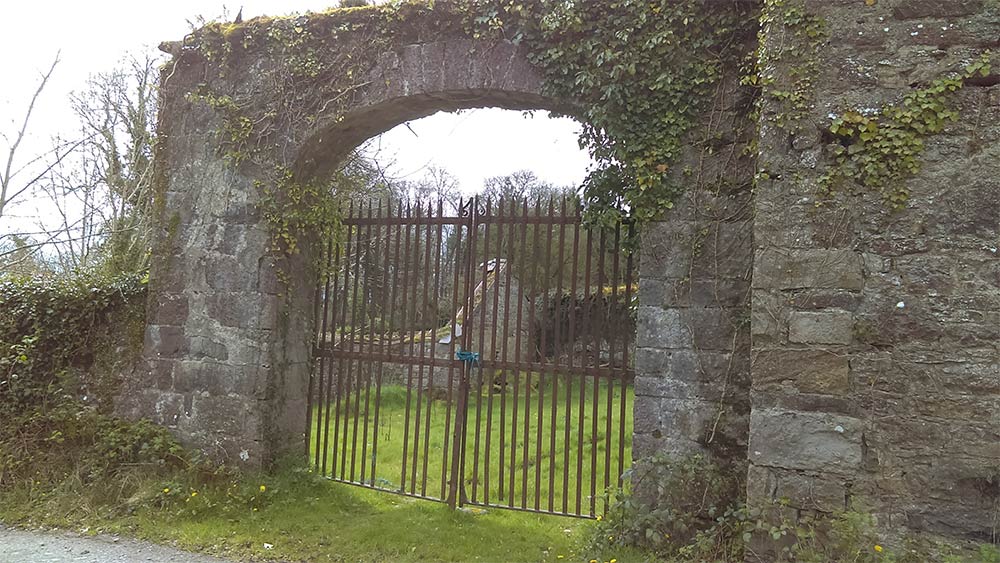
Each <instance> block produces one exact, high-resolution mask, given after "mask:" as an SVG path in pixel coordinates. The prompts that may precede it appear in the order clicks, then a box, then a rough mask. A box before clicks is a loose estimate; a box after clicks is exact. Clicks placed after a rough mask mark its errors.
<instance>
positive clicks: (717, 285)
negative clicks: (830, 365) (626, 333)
mask: <svg viewBox="0 0 1000 563" xmlns="http://www.w3.org/2000/svg"><path fill="white" fill-rule="evenodd" d="M725 72H726V77H725V79H724V80H723V85H722V87H721V88H720V89H719V91H718V94H717V96H716V98H715V99H714V100H711V103H709V104H707V107H708V108H709V109H708V110H706V114H705V117H704V121H703V126H702V127H701V128H699V129H698V130H697V131H695V132H694V133H693V134H692V136H691V141H690V148H689V150H688V152H687V154H686V155H685V156H684V158H683V160H682V161H681V162H680V163H678V164H677V165H676V166H675V167H676V168H677V169H678V170H681V171H682V172H681V173H680V174H679V176H678V178H677V181H681V182H684V183H686V184H688V186H689V189H688V191H687V193H686V194H685V195H684V197H683V199H682V201H679V202H677V204H676V205H675V207H674V208H673V209H672V210H670V211H669V212H667V213H665V214H664V216H663V218H662V220H661V221H658V222H654V223H652V224H650V225H648V226H646V227H645V230H644V231H643V234H642V241H641V247H640V248H641V256H640V281H639V310H638V316H637V335H636V356H635V370H636V380H635V395H636V399H635V413H634V429H635V436H634V438H633V458H635V459H636V460H641V459H643V458H645V457H648V456H652V455H656V454H667V455H690V454H692V453H707V454H708V455H709V457H711V458H712V459H714V460H715V461H717V462H721V463H723V464H728V463H730V462H742V461H743V460H744V459H746V445H747V432H748V426H749V421H748V417H749V412H750V404H749V368H750V338H749V336H750V324H749V299H750V272H751V269H752V267H751V264H752V258H753V251H752V243H753V233H752V221H751V217H752V194H751V190H750V187H751V185H752V182H753V161H752V158H751V157H750V156H749V155H748V153H747V151H746V148H747V146H748V145H749V143H750V141H751V139H752V136H753V124H752V123H751V121H750V120H749V114H750V111H751V109H752V105H753V100H752V95H751V92H750V91H749V89H746V88H742V87H740V86H739V83H738V76H739V70H738V65H737V64H735V63H734V64H732V65H731V66H728V67H727V68H726V69H725ZM685 169H686V170H688V171H689V172H688V173H685V172H683V170H685Z"/></svg>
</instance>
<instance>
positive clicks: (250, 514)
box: [0, 469, 643, 563]
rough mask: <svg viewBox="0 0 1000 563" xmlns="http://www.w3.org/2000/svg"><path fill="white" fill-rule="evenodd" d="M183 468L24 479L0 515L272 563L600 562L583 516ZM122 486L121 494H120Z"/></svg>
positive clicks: (297, 476)
mask: <svg viewBox="0 0 1000 563" xmlns="http://www.w3.org/2000/svg"><path fill="white" fill-rule="evenodd" d="M199 480H200V481H204V480H205V479H204V478H201V479H192V478H191V477H190V476H187V475H185V476H184V478H179V476H178V475H176V474H174V475H169V474H168V475H161V476H159V478H150V477H149V476H148V475H141V473H140V472H131V473H130V474H128V475H122V481H121V482H120V483H101V484H84V483H83V482H81V481H79V480H76V479H73V478H72V477H71V478H69V479H67V480H66V481H64V482H63V483H62V484H60V486H58V487H57V488H56V489H51V488H48V487H44V486H41V484H39V485H38V486H33V485H32V484H27V483H26V484H24V485H22V486H19V487H17V488H15V489H14V490H11V491H7V492H5V493H4V494H3V498H2V500H0V520H3V521H4V522H7V523H15V524H17V523H20V524H32V525H50V526H58V527H66V528H74V529H86V530H87V531H89V532H93V533H98V532H104V533H122V534H128V535H132V536H136V537H140V538H146V539H151V540H154V541H158V542H166V543H171V544H174V545H177V546H180V547H183V548H187V549H193V550H197V551H205V552H209V553H213V554H216V555H222V556H228V557H233V558H240V559H245V558H249V559H252V560H281V561H315V562H327V561H364V562H376V561H400V562H405V561H498V562H499V561H510V562H517V561H525V562H528V561H538V562H547V561H553V562H558V561H589V560H590V559H592V558H599V559H601V560H602V561H609V560H610V558H611V555H615V558H616V559H618V561H621V562H622V563H626V562H627V561H630V560H634V561H640V560H643V559H642V558H641V557H640V558H634V557H630V556H629V554H628V553H625V552H622V553H618V554H598V553H587V552H585V551H584V550H583V548H582V547H581V545H582V542H581V539H582V538H585V537H587V536H588V535H589V534H590V533H591V530H592V526H593V525H594V523H593V522H589V521H584V520H579V519H570V518H565V517H557V516H544V515H536V514H528V513H522V512H513V511H503V510H488V511H487V512H486V513H485V514H482V513H478V514H473V513H468V512H463V511H451V510H449V509H448V508H447V506H445V505H443V504H440V503H434V502H428V501H423V500H416V499H411V498H407V497H402V496H399V495H391V494H387V493H384V492H378V491H371V490H366V489H363V488H360V487H354V486H351V485H345V484H339V483H333V482H330V481H328V480H326V479H323V478H321V477H317V476H315V475H314V474H311V473H307V472H304V471H302V470H296V469H285V470H282V471H279V472H277V473H276V474H273V475H269V476H264V475H261V476H257V477H250V476H247V477H244V478H242V479H240V480H226V479H223V480H220V481H219V482H216V483H207V484H206V483H204V482H202V483H201V484H198V483H197V481H199ZM123 493H126V494H127V496H122V495H123Z"/></svg>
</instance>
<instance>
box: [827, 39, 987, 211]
mask: <svg viewBox="0 0 1000 563" xmlns="http://www.w3.org/2000/svg"><path fill="white" fill-rule="evenodd" d="M989 74H990V55H989V53H984V54H983V55H982V56H981V57H980V58H979V59H978V60H977V61H975V62H973V63H972V64H970V65H968V66H966V67H965V68H964V69H963V70H962V71H961V72H958V73H955V74H954V75H952V76H949V77H945V78H939V79H937V80H934V81H933V82H931V84H930V85H929V86H927V87H926V88H922V89H919V90H916V91H913V92H910V93H909V94H907V95H906V96H904V97H903V99H902V101H901V102H899V103H897V104H888V105H885V106H883V107H882V108H881V109H880V110H879V111H876V112H863V111H857V110H848V111H845V112H844V113H843V114H841V115H839V116H836V117H834V118H833V121H832V123H831V124H830V127H829V132H830V134H831V135H832V137H833V141H834V144H835V148H834V151H833V155H834V159H835V160H834V164H833V165H832V166H831V167H830V170H829V171H828V172H827V173H826V174H824V175H823V176H822V177H821V178H820V185H821V187H822V189H823V190H824V192H825V193H827V194H829V193H830V192H832V191H833V190H835V189H836V188H837V187H838V186H841V185H842V184H843V183H844V182H845V181H850V182H853V183H854V184H855V185H859V186H862V187H864V188H866V189H870V190H876V191H878V192H879V193H880V194H881V195H882V197H883V199H884V200H885V202H886V204H887V205H889V206H890V207H891V208H893V209H900V208H903V207H905V206H906V202H907V201H908V200H909V195H910V194H909V190H908V189H907V187H906V182H905V180H906V179H907V178H910V177H912V176H914V175H915V174H916V173H917V172H919V171H920V156H921V155H922V154H923V152H924V147H925V140H926V139H927V138H928V137H930V136H933V135H935V134H938V133H940V132H941V131H942V130H943V129H944V127H945V125H947V124H948V122H950V121H955V120H957V119H958V112H957V111H955V109H954V108H953V94H954V93H955V92H957V91H958V90H961V89H962V87H963V86H964V85H965V82H966V81H967V80H969V79H971V78H974V77H976V76H984V77H985V76H988V75H989Z"/></svg>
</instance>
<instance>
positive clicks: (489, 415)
mask: <svg viewBox="0 0 1000 563" xmlns="http://www.w3.org/2000/svg"><path fill="white" fill-rule="evenodd" d="M496 217H497V219H496V225H497V234H496V237H497V244H496V252H494V253H493V286H494V287H493V317H492V318H493V330H491V331H490V356H491V358H490V360H491V361H496V360H497V359H498V358H499V357H500V356H499V354H498V353H497V332H499V331H500V318H499V317H498V314H499V312H500V252H501V250H502V248H501V247H502V245H503V200H502V199H498V200H497V215H496ZM484 244H485V243H484ZM485 248H487V250H488V249H489V246H486V247H485ZM506 264H507V263H506V262H504V270H506V269H507V267H506ZM483 305H484V308H485V303H484V304H483ZM506 317H507V315H506V314H504V319H505V320H506ZM504 359H506V358H504ZM489 376H490V377H489V378H488V379H489V381H486V389H487V393H488V395H487V397H488V399H487V401H486V448H485V451H486V460H485V466H484V469H483V504H487V505H488V504H489V503H490V459H491V457H492V455H493V450H492V447H491V446H492V438H493V394H494V393H493V392H494V388H493V386H494V383H495V381H496V371H495V369H494V370H491V371H490V374H489ZM480 393H481V392H480ZM501 416H502V415H501ZM501 435H503V427H502V425H501ZM500 451H501V452H502V451H503V438H501V439H500ZM500 474H501V477H500V483H501V485H500V489H501V490H503V477H502V475H503V454H501V457H500ZM501 498H503V496H502V495H501Z"/></svg>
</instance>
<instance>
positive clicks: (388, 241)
mask: <svg viewBox="0 0 1000 563" xmlns="http://www.w3.org/2000/svg"><path fill="white" fill-rule="evenodd" d="M400 205H402V204H400ZM400 210H402V207H400ZM385 217H386V225H385V265H384V269H383V272H384V274H383V275H385V276H386V277H387V278H388V277H389V275H390V274H389V268H390V263H389V248H390V247H391V246H392V231H393V228H392V200H391V199H389V198H386V201H385ZM399 239H400V237H399V235H398V230H397V236H396V242H395V256H396V258H395V261H394V262H393V263H392V266H396V269H395V270H393V273H392V279H391V281H388V280H387V281H386V282H385V283H389V284H391V285H390V288H389V295H390V297H389V303H388V304H386V303H385V291H384V290H385V288H384V287H383V295H382V298H383V299H382V303H383V310H382V319H381V321H379V340H380V343H381V346H380V348H381V353H382V355H383V357H385V356H386V355H389V354H391V348H390V347H391V346H392V334H394V333H393V330H392V321H393V316H394V312H395V307H394V306H393V305H394V302H395V300H396V291H397V288H396V272H397V271H398V263H399V259H398V257H399ZM385 283H384V284H383V286H384V285H385ZM386 310H388V311H389V320H388V328H387V324H386V318H385V314H386ZM384 374H385V361H384V360H382V361H379V364H378V379H376V381H375V423H374V428H372V471H371V481H372V486H373V487H374V486H375V484H376V483H377V482H378V477H377V475H378V474H377V473H376V472H375V471H376V469H377V464H378V431H379V422H380V420H381V418H380V416H381V414H382V413H381V409H382V378H383V376H384Z"/></svg>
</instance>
